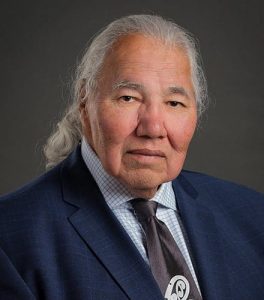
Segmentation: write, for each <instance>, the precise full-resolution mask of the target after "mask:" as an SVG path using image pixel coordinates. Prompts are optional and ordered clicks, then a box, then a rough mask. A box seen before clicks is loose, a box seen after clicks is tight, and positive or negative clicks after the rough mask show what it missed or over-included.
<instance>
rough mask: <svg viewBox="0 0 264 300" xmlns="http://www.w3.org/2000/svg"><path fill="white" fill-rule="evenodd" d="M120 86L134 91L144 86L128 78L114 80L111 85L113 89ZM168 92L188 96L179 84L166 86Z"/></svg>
mask: <svg viewBox="0 0 264 300" xmlns="http://www.w3.org/2000/svg"><path fill="white" fill-rule="evenodd" d="M122 88H126V89H130V90H135V91H144V90H145V88H144V86H143V85H142V84H139V83H136V82H131V81H129V80H122V81H119V82H116V83H114V84H113V86H112V89H113V90H119V89H122ZM168 92H169V94H174V95H182V96H184V97H186V98H190V97H189V95H188V93H187V92H186V90H185V89H184V88H183V87H180V86H170V87H169V88H168Z"/></svg>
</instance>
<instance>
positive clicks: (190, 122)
mask: <svg viewBox="0 0 264 300" xmlns="http://www.w3.org/2000/svg"><path fill="white" fill-rule="evenodd" d="M196 122H197V120H196V115H195V116H185V117H182V118H179V119H177V121H174V122H173V123H171V124H173V126H170V127H169V129H168V137H169V140H170V143H171V145H172V147H173V149H174V150H176V151H177V152H184V153H185V152H186V151H187V150H188V146H189V143H190V141H191V139H192V137H193V134H194V132H195V128H196Z"/></svg>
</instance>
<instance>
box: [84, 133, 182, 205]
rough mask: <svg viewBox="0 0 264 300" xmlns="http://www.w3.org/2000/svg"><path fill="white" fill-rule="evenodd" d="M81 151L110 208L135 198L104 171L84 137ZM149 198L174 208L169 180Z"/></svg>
mask: <svg viewBox="0 0 264 300" xmlns="http://www.w3.org/2000/svg"><path fill="white" fill-rule="evenodd" d="M81 153H82V157H83V160H84V162H85V164H86V166H87V168H88V169H89V170H90V172H91V174H92V176H93V177H94V179H95V181H96V183H97V185H98V186H99V189H100V190H101V192H102V194H103V196H104V198H105V200H106V202H107V204H108V205H109V207H110V208H111V209H115V208H117V207H119V206H121V205H124V204H126V203H127V202H128V201H130V200H132V199H134V198H135V197H134V196H133V195H132V193H131V192H130V191H129V190H128V189H127V188H126V187H125V186H124V185H123V184H121V183H120V182H119V181H118V180H117V179H116V178H115V177H113V176H111V175H109V174H108V173H107V172H106V171H105V169H104V168H103V165H102V163H101V161H100V160H99V158H98V156H97V155H96V154H95V152H94V151H93V150H92V148H91V146H90V145H89V144H88V143H87V141H86V140H85V138H83V139H82V143H81ZM150 200H151V201H156V202H158V203H159V204H161V205H163V206H165V207H167V208H171V209H173V210H176V200H175V194H174V192H173V189H172V184H171V182H165V183H163V184H162V185H161V186H160V188H159V189H158V191H157V192H156V194H155V195H154V197H153V198H152V199H150Z"/></svg>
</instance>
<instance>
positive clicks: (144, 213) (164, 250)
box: [132, 199, 202, 300]
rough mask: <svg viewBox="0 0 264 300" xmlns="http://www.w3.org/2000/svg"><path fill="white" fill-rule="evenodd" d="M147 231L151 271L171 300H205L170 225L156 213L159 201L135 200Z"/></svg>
mask: <svg viewBox="0 0 264 300" xmlns="http://www.w3.org/2000/svg"><path fill="white" fill-rule="evenodd" d="M132 206H133V208H134V211H135V214H136V217H137V219H138V221H139V223H140V224H141V226H142V228H143V230H144V233H145V241H144V242H145V245H144V246H145V248H146V252H147V256H148V259H149V263H150V268H151V272H152V274H153V276H154V278H155V280H156V281H157V283H158V285H159V288H160V290H161V292H162V294H163V295H164V297H165V299H167V300H202V297H201V295H200V293H199V291H198V288H197V286H196V284H195V282H194V280H193V277H192V275H191V272H190V270H189V268H188V266H187V264H186V262H185V260H184V257H183V255H182V253H181V251H180V250H179V248H178V246H177V244H176V243H175V241H174V239H173V237H172V235H171V233H170V231H169V229H168V228H167V226H166V225H165V224H164V223H163V222H162V221H160V220H159V219H158V218H157V217H156V210H157V203H156V202H154V201H149V200H146V199H134V200H132Z"/></svg>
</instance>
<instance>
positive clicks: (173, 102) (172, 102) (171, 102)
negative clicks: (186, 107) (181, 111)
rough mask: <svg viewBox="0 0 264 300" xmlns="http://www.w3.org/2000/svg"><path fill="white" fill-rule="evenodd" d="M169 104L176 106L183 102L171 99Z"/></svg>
mask: <svg viewBox="0 0 264 300" xmlns="http://www.w3.org/2000/svg"><path fill="white" fill-rule="evenodd" d="M168 105H170V106H172V107H176V106H178V105H182V103H181V102H178V101H169V102H168Z"/></svg>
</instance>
